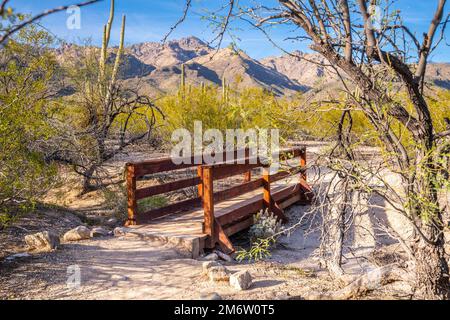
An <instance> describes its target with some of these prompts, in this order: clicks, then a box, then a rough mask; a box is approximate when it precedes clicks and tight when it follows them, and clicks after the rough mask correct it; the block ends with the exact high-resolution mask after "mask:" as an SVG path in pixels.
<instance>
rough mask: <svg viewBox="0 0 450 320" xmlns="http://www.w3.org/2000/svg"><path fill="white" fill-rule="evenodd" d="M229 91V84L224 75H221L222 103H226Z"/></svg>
mask: <svg viewBox="0 0 450 320" xmlns="http://www.w3.org/2000/svg"><path fill="white" fill-rule="evenodd" d="M229 91H230V86H229V85H228V83H227V79H226V78H225V75H223V77H222V101H223V103H228V99H229Z"/></svg>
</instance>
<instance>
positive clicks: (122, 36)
mask: <svg viewBox="0 0 450 320" xmlns="http://www.w3.org/2000/svg"><path fill="white" fill-rule="evenodd" d="M126 21H127V18H126V16H125V15H124V16H123V17H122V27H121V29H120V44H119V49H118V50H117V55H116V61H115V62H114V68H113V72H112V75H111V85H112V86H114V85H115V84H116V81H117V74H118V73H119V67H120V60H121V59H122V55H123V51H124V42H125V23H126Z"/></svg>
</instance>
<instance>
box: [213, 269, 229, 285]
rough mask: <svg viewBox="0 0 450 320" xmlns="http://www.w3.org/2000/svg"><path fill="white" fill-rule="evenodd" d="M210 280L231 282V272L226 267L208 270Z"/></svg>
mask: <svg viewBox="0 0 450 320" xmlns="http://www.w3.org/2000/svg"><path fill="white" fill-rule="evenodd" d="M208 278H209V280H210V281H211V282H222V281H229V280H230V272H229V271H228V269H227V268H225V267H224V266H217V267H211V268H209V270H208Z"/></svg>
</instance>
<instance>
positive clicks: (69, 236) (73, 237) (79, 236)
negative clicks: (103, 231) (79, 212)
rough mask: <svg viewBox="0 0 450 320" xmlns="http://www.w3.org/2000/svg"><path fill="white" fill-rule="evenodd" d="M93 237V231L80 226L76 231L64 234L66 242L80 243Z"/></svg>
mask: <svg viewBox="0 0 450 320" xmlns="http://www.w3.org/2000/svg"><path fill="white" fill-rule="evenodd" d="M90 237H91V230H89V228H86V227H85V226H79V227H76V228H75V229H72V230H70V231H67V232H66V233H65V234H64V237H63V239H64V241H79V240H85V239H89V238H90Z"/></svg>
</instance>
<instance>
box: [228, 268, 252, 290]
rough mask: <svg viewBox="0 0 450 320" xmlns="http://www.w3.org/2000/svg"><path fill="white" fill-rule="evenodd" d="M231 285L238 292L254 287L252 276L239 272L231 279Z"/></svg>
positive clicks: (248, 273)
mask: <svg viewBox="0 0 450 320" xmlns="http://www.w3.org/2000/svg"><path fill="white" fill-rule="evenodd" d="M230 285H231V286H232V287H233V288H235V289H236V290H247V289H249V288H250V287H251V285H252V276H251V275H250V272H248V271H241V272H237V273H235V274H233V275H231V277H230Z"/></svg>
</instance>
